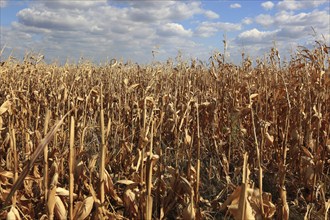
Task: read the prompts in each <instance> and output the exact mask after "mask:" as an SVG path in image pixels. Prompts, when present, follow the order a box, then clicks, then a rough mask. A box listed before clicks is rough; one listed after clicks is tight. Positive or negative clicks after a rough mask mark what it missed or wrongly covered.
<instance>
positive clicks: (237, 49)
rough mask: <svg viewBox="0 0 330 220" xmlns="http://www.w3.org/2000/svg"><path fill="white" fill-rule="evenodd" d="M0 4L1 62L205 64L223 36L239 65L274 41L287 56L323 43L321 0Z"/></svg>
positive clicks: (329, 21)
mask: <svg viewBox="0 0 330 220" xmlns="http://www.w3.org/2000/svg"><path fill="white" fill-rule="evenodd" d="M0 2H1V3H0V7H1V8H0V9H1V33H0V36H1V38H0V46H1V48H3V47H4V46H5V45H6V49H5V53H4V55H3V56H5V55H7V54H9V53H10V52H11V51H14V55H15V56H17V57H22V55H23V54H24V53H25V52H27V51H31V50H33V51H35V52H41V53H43V54H44V55H45V57H46V59H47V60H49V61H51V60H61V61H65V60H67V59H70V60H72V61H76V60H78V59H79V58H80V57H81V56H82V57H84V58H87V59H91V60H93V61H95V62H100V61H106V60H109V59H112V58H117V59H123V60H124V61H126V60H133V61H136V62H140V63H147V62H151V61H152V60H153V59H156V60H160V61H164V60H166V59H168V58H169V57H172V58H174V57H175V56H176V55H177V54H178V51H181V53H182V54H183V57H184V58H186V59H190V58H199V59H201V60H207V59H208V57H210V56H211V55H212V53H213V52H215V51H218V52H221V53H222V52H223V43H222V40H223V36H224V34H225V35H226V36H227V44H228V48H227V54H226V57H227V60H230V61H233V62H235V63H239V62H240V58H241V52H242V51H244V52H245V54H248V55H249V56H251V57H252V58H253V59H255V58H256V57H263V56H264V54H265V53H266V52H268V51H269V50H270V48H271V47H272V46H273V44H274V41H275V42H276V46H277V47H278V49H279V50H280V53H281V54H282V56H283V55H284V56H287V57H289V55H290V51H294V49H295V48H296V47H297V46H298V45H302V46H308V47H310V46H312V45H313V44H314V41H315V40H325V41H326V43H327V44H328V45H329V42H330V15H329V8H330V5H329V4H330V3H329V2H328V1H327V0H317V1H316V0H309V1H303V0H283V1H260V0H259V1H234V0H212V1H165V0H162V1H160V0H159V1H142V0H140V1H121V0H117V1H114V0H110V1H109V0H97V1H83V0H80V1H73V0H71V1H63V0H51V1H50V0H48V1H45V0H29V1H17V0H0ZM312 27H313V28H314V30H315V31H316V34H314V32H313V30H312ZM152 51H156V53H155V58H153V56H152Z"/></svg>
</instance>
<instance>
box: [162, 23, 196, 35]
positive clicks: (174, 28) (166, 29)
mask: <svg viewBox="0 0 330 220" xmlns="http://www.w3.org/2000/svg"><path fill="white" fill-rule="evenodd" d="M159 33H160V34H161V35H162V36H166V37H170V36H182V37H190V36H191V35H192V31H191V30H190V29H189V30H186V29H185V28H184V27H183V26H182V25H181V24H177V23H167V24H164V25H162V26H161V27H160V28H159Z"/></svg>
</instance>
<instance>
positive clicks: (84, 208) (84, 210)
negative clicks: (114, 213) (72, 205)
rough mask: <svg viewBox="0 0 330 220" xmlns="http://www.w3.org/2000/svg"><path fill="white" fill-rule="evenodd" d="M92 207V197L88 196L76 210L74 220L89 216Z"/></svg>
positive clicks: (81, 219)
mask: <svg viewBox="0 0 330 220" xmlns="http://www.w3.org/2000/svg"><path fill="white" fill-rule="evenodd" d="M93 205H94V199H93V196H89V197H87V198H86V199H84V201H83V203H82V204H81V206H80V208H79V210H77V214H76V216H75V219H77V220H83V219H86V218H87V217H88V216H89V214H90V213H91V211H92V208H93Z"/></svg>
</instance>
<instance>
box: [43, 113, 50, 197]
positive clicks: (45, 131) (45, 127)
mask: <svg viewBox="0 0 330 220" xmlns="http://www.w3.org/2000/svg"><path fill="white" fill-rule="evenodd" d="M50 114H51V111H50V110H49V109H47V111H46V117H45V126H44V135H46V134H47V132H48V125H49V120H50ZM43 177H44V188H45V189H44V190H45V201H47V196H48V144H46V146H45V148H44V175H43Z"/></svg>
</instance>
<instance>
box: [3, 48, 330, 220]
mask: <svg viewBox="0 0 330 220" xmlns="http://www.w3.org/2000/svg"><path fill="white" fill-rule="evenodd" d="M329 53H330V48H329V47H328V46H327V45H324V44H321V43H318V42H316V45H315V48H314V49H313V50H307V49H305V48H300V49H299V50H298V51H297V52H296V54H294V55H292V57H291V60H288V61H287V62H282V60H280V56H279V54H278V52H277V50H276V49H275V48H273V49H272V50H271V51H270V53H269V55H268V56H267V57H266V58H265V59H264V60H262V59H260V60H256V61H254V65H252V61H251V60H250V59H249V58H246V57H244V55H243V57H242V64H241V65H239V66H236V65H233V64H230V63H226V62H224V60H223V57H222V56H221V55H218V56H216V55H214V56H213V57H211V58H210V60H209V62H210V64H209V65H206V64H205V63H202V62H200V61H198V60H195V61H189V62H186V61H183V60H180V58H178V59H177V60H176V61H175V62H171V61H168V62H167V63H154V64H152V65H151V64H150V65H148V66H147V65H145V66H143V65H138V64H133V63H121V62H117V61H115V60H112V61H111V62H110V63H108V64H103V65H95V64H93V63H90V62H88V61H82V62H80V63H79V64H65V65H62V66H59V65H56V64H46V63H44V62H43V61H42V60H37V58H35V57H33V55H31V54H28V55H26V57H25V59H24V61H17V60H15V59H13V58H9V59H8V60H6V61H4V62H2V63H1V69H0V106H1V107H0V219H5V218H7V219H67V218H70V219H233V218H234V219H304V218H305V219H326V218H328V219H329V207H330V157H329V156H330V73H329V69H328V68H329V64H330V58H329Z"/></svg>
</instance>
